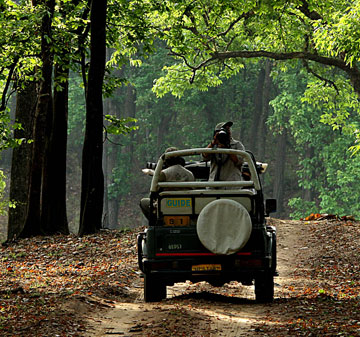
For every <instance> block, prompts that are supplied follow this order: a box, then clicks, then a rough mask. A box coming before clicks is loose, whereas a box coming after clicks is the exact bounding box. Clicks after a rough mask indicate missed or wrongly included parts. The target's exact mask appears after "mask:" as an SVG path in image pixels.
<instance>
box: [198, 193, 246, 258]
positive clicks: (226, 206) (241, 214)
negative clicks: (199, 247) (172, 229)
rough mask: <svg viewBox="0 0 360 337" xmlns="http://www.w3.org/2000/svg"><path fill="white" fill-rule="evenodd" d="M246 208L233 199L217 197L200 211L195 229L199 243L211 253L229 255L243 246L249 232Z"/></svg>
mask: <svg viewBox="0 0 360 337" xmlns="http://www.w3.org/2000/svg"><path fill="white" fill-rule="evenodd" d="M251 229H252V225H251V218H250V215H249V213H248V211H247V210H246V208H245V207H244V206H243V205H241V204H239V203H238V202H236V201H234V200H229V199H218V200H214V201H212V202H210V203H209V204H207V205H206V206H205V207H204V208H203V209H202V210H201V212H200V214H199V217H198V220H197V225H196V230H197V234H198V237H199V239H200V241H201V243H202V244H203V245H204V246H205V247H206V248H207V249H208V250H210V251H211V252H212V253H215V254H219V255H230V254H233V253H236V252H237V251H238V250H240V249H241V248H243V247H244V246H245V244H246V243H247V242H248V240H249V238H250V234H251Z"/></svg>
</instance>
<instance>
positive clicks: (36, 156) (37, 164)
mask: <svg viewBox="0 0 360 337" xmlns="http://www.w3.org/2000/svg"><path fill="white" fill-rule="evenodd" d="M44 4H45V5H46V7H47V13H46V15H44V17H43V20H42V26H41V61H42V67H41V75H42V80H41V82H40V90H39V98H38V103H37V106H36V112H35V125H34V151H33V158H32V164H31V172H30V190H29V203H28V210H27V216H26V221H25V226H24V229H23V231H22V233H21V236H23V237H29V236H32V235H39V234H45V232H44V230H43V228H41V203H42V201H43V200H42V198H41V192H42V183H43V169H44V157H45V144H46V137H47V134H46V129H47V127H48V126H49V125H50V118H51V116H52V92H51V81H52V52H51V45H50V43H49V42H48V38H49V36H51V22H52V15H53V13H54V6H55V1H54V0H48V1H46V0H44Z"/></svg>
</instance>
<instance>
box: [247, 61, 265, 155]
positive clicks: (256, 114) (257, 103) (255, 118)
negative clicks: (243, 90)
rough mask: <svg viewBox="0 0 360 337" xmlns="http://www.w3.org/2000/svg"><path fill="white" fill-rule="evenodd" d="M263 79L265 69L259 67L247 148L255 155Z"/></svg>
mask: <svg viewBox="0 0 360 337" xmlns="http://www.w3.org/2000/svg"><path fill="white" fill-rule="evenodd" d="M264 79H265V69H264V68H261V70H260V72H259V76H258V81H257V86H256V90H255V93H254V114H253V120H252V124H251V131H250V140H249V150H250V151H251V152H253V153H254V155H255V156H256V155H257V154H258V153H257V152H258V151H257V147H258V137H259V123H260V119H261V114H262V108H263V88H264Z"/></svg>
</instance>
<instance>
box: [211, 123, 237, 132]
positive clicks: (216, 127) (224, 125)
mask: <svg viewBox="0 0 360 337" xmlns="http://www.w3.org/2000/svg"><path fill="white" fill-rule="evenodd" d="M233 124H234V123H233V122H221V123H218V124H216V126H215V131H218V130H220V129H221V128H224V127H226V126H228V127H231V126H232V125H233Z"/></svg>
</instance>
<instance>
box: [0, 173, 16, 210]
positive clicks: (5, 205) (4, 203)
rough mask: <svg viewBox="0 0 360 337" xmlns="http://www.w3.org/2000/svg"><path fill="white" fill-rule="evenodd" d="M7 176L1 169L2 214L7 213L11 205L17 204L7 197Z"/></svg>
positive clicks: (0, 196) (0, 204) (0, 197)
mask: <svg viewBox="0 0 360 337" xmlns="http://www.w3.org/2000/svg"><path fill="white" fill-rule="evenodd" d="M5 180H6V177H5V174H4V172H3V171H2V170H0V215H7V210H8V208H9V207H15V204H14V203H13V202H11V201H9V200H8V199H7V198H6V192H5V188H6V182H5Z"/></svg>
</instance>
